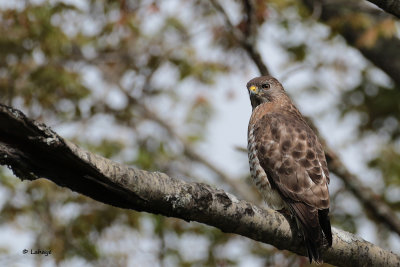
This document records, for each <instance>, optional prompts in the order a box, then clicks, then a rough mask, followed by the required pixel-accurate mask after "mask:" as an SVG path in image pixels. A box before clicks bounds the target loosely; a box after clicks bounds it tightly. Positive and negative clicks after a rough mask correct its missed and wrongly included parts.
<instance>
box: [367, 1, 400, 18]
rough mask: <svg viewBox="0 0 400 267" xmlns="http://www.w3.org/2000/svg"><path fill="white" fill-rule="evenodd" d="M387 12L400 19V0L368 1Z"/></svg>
mask: <svg viewBox="0 0 400 267" xmlns="http://www.w3.org/2000/svg"><path fill="white" fill-rule="evenodd" d="M368 1H370V2H371V3H373V4H375V5H377V6H378V7H380V8H382V9H383V10H385V11H386V12H388V13H390V14H392V15H395V16H396V17H398V18H400V0H368Z"/></svg>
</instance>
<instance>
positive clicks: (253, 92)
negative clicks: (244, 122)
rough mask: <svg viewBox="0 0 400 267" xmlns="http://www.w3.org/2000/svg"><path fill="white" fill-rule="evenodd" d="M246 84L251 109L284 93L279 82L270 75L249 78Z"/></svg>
mask: <svg viewBox="0 0 400 267" xmlns="http://www.w3.org/2000/svg"><path fill="white" fill-rule="evenodd" d="M246 86H247V90H248V91H249V94H250V101H251V105H252V107H253V109H254V108H256V107H257V106H258V105H260V104H262V103H266V102H272V101H274V100H276V99H277V98H279V97H280V96H282V94H283V95H285V92H284V89H283V86H282V85H281V83H280V82H279V81H278V80H277V79H275V78H274V77H271V76H261V77H256V78H254V79H251V80H250V81H249V82H248V83H247V85H246Z"/></svg>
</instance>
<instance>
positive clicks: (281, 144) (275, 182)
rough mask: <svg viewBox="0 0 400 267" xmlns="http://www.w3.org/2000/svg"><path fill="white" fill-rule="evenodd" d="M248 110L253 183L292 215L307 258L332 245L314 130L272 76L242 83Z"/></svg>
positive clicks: (325, 175)
mask: <svg viewBox="0 0 400 267" xmlns="http://www.w3.org/2000/svg"><path fill="white" fill-rule="evenodd" d="M246 87H247V90H248V92H249V96H250V102H251V106H252V113H251V117H250V121H249V126H248V146H247V150H248V157H249V165H250V173H251V177H252V180H253V183H254V184H255V185H256V187H257V188H258V190H259V191H260V193H261V195H262V197H263V199H264V201H265V202H266V203H267V204H268V206H269V207H270V208H272V209H274V210H278V211H281V212H287V213H289V214H290V215H291V216H292V217H294V218H295V219H296V222H297V225H298V228H299V230H300V233H301V234H302V236H303V239H304V243H305V247H306V251H307V255H308V258H309V261H310V263H311V262H312V261H313V260H314V261H315V262H316V263H323V260H322V253H321V250H322V248H324V247H331V246H332V230H331V223H330V218H329V190H328V184H329V182H330V178H329V171H328V167H327V163H326V158H325V154H324V151H323V148H322V145H321V143H320V141H319V140H318V137H317V135H316V134H315V133H314V132H313V130H312V129H311V128H310V126H309V125H308V124H307V122H306V120H305V118H304V117H303V115H302V114H301V113H300V111H299V110H298V109H297V108H296V107H295V105H294V104H293V102H292V101H291V99H290V98H289V96H288V95H287V94H286V92H285V89H284V88H283V86H282V84H281V83H280V82H279V81H278V80H277V79H275V78H274V77H272V76H269V75H267V76H261V77H256V78H254V79H252V80H250V81H249V82H248V83H247V85H246Z"/></svg>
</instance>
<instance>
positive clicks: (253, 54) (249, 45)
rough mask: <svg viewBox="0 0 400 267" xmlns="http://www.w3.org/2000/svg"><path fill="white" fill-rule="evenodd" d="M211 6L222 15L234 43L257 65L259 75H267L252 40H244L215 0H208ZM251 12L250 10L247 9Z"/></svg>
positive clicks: (243, 36)
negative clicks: (234, 40)
mask: <svg viewBox="0 0 400 267" xmlns="http://www.w3.org/2000/svg"><path fill="white" fill-rule="evenodd" d="M210 2H211V4H212V5H213V7H214V8H215V9H216V10H217V11H218V12H219V13H220V14H221V15H222V17H223V18H224V21H225V25H226V27H228V30H229V31H230V32H231V33H232V34H233V36H234V37H235V39H236V41H237V42H238V43H239V44H240V46H241V47H242V48H243V49H244V50H246V52H247V53H248V55H249V56H250V58H251V59H252V60H253V61H254V63H255V64H256V65H257V68H258V69H259V70H260V73H261V74H262V75H268V74H269V70H268V68H267V66H266V65H265V64H264V62H263V61H262V58H261V55H260V54H259V53H258V51H257V50H256V49H255V48H254V47H255V44H254V43H253V42H252V41H251V40H254V38H246V36H245V35H244V34H243V33H242V32H241V31H240V30H239V29H238V28H237V27H235V26H234V25H233V24H232V22H231V20H230V19H229V16H228V14H227V13H226V12H225V10H224V8H223V7H222V6H221V5H220V3H219V2H218V1H216V0H210ZM249 10H251V9H249ZM250 26H251V25H250Z"/></svg>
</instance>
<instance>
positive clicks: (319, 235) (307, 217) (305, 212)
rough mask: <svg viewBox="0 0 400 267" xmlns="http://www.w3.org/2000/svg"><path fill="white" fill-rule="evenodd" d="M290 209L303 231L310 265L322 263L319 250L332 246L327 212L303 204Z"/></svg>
mask: <svg viewBox="0 0 400 267" xmlns="http://www.w3.org/2000/svg"><path fill="white" fill-rule="evenodd" d="M292 208H293V211H294V212H295V214H296V218H297V220H298V221H299V222H300V226H301V230H302V231H303V236H304V242H305V245H306V249H307V255H308V258H309V260H310V263H311V262H312V261H315V262H316V263H319V264H320V263H323V260H322V254H321V249H322V248H323V247H326V246H332V233H331V224H330V221H329V216H328V212H329V210H317V209H315V208H313V207H310V206H308V205H306V204H304V203H294V205H292Z"/></svg>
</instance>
